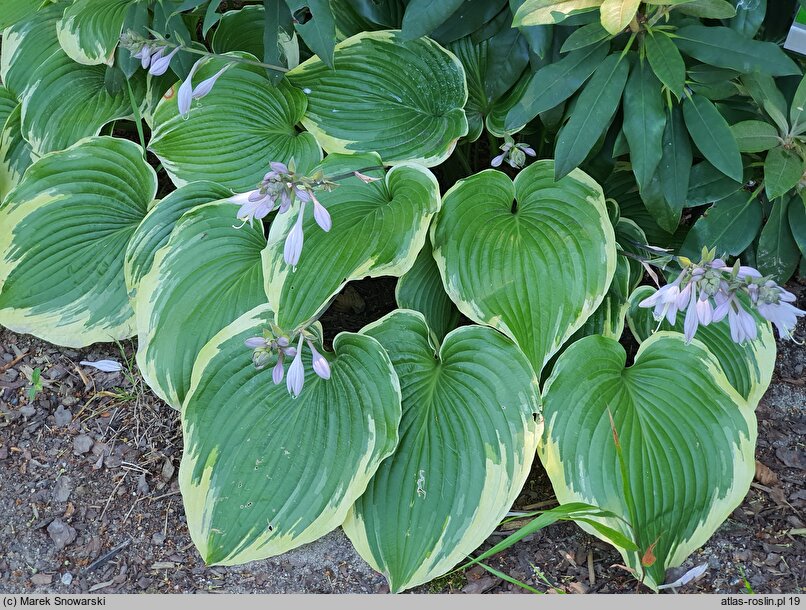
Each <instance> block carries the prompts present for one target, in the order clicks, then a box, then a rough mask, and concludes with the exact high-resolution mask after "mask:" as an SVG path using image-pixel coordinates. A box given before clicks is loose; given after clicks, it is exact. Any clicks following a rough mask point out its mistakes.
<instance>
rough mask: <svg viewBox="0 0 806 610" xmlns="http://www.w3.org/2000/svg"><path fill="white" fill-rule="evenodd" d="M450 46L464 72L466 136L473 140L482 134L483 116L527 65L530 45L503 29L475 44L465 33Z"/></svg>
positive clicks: (524, 39)
mask: <svg viewBox="0 0 806 610" xmlns="http://www.w3.org/2000/svg"><path fill="white" fill-rule="evenodd" d="M449 48H450V50H451V51H452V52H453V53H455V54H456V56H457V57H458V58H459V61H461V62H462V66H464V69H465V73H466V74H467V88H468V99H467V104H466V105H465V114H466V115H467V122H468V125H469V131H468V136H467V138H468V140H471V141H473V140H476V139H478V137H479V136H480V135H481V132H482V130H483V129H484V119H485V117H486V116H487V115H488V114H490V112H491V111H492V109H493V108H494V107H495V105H496V103H497V102H498V100H499V98H501V97H502V96H503V95H504V94H505V93H506V92H507V91H508V90H509V89H510V88H512V86H513V85H515V83H516V82H517V81H518V78H519V77H520V76H521V74H522V73H523V70H524V68H526V66H527V65H528V64H529V45H528V44H527V42H526V38H524V37H523V36H521V34H520V32H519V31H518V30H517V29H515V28H504V29H503V30H501V32H499V33H498V34H496V35H495V36H493V37H492V38H489V39H487V40H482V41H481V42H479V43H474V41H473V36H465V37H464V38H460V39H459V40H457V41H455V42H453V43H451V44H450V46H449Z"/></svg>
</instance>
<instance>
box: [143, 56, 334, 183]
mask: <svg viewBox="0 0 806 610" xmlns="http://www.w3.org/2000/svg"><path fill="white" fill-rule="evenodd" d="M250 57H251V56H250ZM224 64H225V60H221V59H213V60H210V61H209V62H207V63H206V64H204V65H203V66H202V67H201V68H200V69H199V71H198V72H197V73H196V75H195V77H194V79H193V82H194V83H197V82H199V83H200V82H201V81H203V80H204V79H205V78H208V77H210V76H212V75H213V74H214V73H216V72H217V71H218V70H219V69H221V68H222V67H223V66H224ZM178 87H179V85H178V84H177V85H174V87H173V88H172V89H171V90H170V91H169V92H168V93H166V94H165V96H164V97H163V99H162V101H160V103H159V105H158V106H157V110H156V112H155V113H154V132H153V134H152V137H151V143H150V144H149V148H150V149H151V150H152V151H154V153H155V154H156V155H157V156H158V157H159V158H160V161H162V164H163V166H164V167H165V171H167V172H168V175H169V176H170V177H171V180H173V182H174V184H176V185H177V186H182V185H184V184H187V183H188V182H194V181H197V180H210V181H212V182H217V183H218V184H221V185H222V186H226V187H228V188H231V189H233V190H235V191H247V190H252V189H254V188H255V186H256V185H257V183H258V182H260V180H261V179H262V178H263V176H264V175H265V173H266V172H267V171H268V170H269V163H271V162H272V161H282V162H283V163H288V162H290V161H291V160H292V159H293V160H294V161H295V163H296V169H297V171H298V172H299V173H301V174H305V173H307V172H308V171H309V170H310V169H311V168H313V166H315V165H316V164H317V163H319V161H320V160H321V159H322V151H321V149H320V148H319V145H318V144H317V143H316V140H315V139H314V137H313V136H312V135H311V134H309V133H305V132H300V131H298V130H297V129H296V127H295V125H296V124H297V123H298V122H299V120H300V118H302V114H303V113H304V112H305V105H306V100H305V94H303V93H302V92H301V91H299V90H298V89H295V88H294V87H292V86H290V85H289V84H288V83H287V82H286V81H284V80H283V81H281V82H280V83H278V84H277V86H274V85H272V84H271V82H269V79H268V77H267V75H266V70H264V69H263V68H260V67H258V66H252V65H248V64H242V63H238V64H234V65H232V66H231V67H230V68H229V69H228V70H227V71H226V72H224V74H223V75H222V76H221V77H220V78H219V79H218V81H216V84H215V87H213V90H212V91H211V92H210V94H209V95H207V96H205V97H204V98H202V99H200V100H194V102H193V105H192V106H191V109H190V115H189V117H188V118H187V119H183V118H182V117H181V115H180V114H179V109H178V107H177V103H176V91H177V89H178Z"/></svg>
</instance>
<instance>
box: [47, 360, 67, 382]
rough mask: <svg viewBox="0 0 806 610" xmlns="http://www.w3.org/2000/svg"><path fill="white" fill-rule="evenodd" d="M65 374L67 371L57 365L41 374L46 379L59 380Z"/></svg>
mask: <svg viewBox="0 0 806 610" xmlns="http://www.w3.org/2000/svg"><path fill="white" fill-rule="evenodd" d="M66 374H67V370H66V369H65V368H64V367H63V366H59V365H58V364H57V365H55V366H52V367H50V368H49V369H48V370H47V371H45V372H44V373H43V376H44V377H45V378H47V379H52V380H56V379H61V378H62V377H64V376H65V375H66Z"/></svg>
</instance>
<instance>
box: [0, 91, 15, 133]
mask: <svg viewBox="0 0 806 610" xmlns="http://www.w3.org/2000/svg"><path fill="white" fill-rule="evenodd" d="M18 105H19V103H18V102H17V98H16V97H15V96H14V94H13V93H12V92H11V91H9V90H8V89H6V88H5V87H4V86H3V85H0V126H2V125H4V124H5V122H6V121H7V120H8V117H9V116H10V115H11V113H12V111H13V110H14V109H15V108H16V107H17V106H18Z"/></svg>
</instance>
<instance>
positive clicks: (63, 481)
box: [53, 476, 73, 502]
mask: <svg viewBox="0 0 806 610" xmlns="http://www.w3.org/2000/svg"><path fill="white" fill-rule="evenodd" d="M72 491H73V482H72V481H71V480H70V477H64V476H63V477H59V479H58V480H57V481H56V485H54V487H53V499H54V500H55V501H56V502H67V500H68V499H69V498H70V493H71V492H72Z"/></svg>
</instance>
